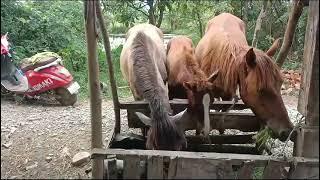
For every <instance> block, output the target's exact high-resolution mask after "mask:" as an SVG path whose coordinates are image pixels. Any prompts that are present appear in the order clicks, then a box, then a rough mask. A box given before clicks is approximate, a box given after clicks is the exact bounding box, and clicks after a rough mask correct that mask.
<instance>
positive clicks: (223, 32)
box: [195, 13, 293, 141]
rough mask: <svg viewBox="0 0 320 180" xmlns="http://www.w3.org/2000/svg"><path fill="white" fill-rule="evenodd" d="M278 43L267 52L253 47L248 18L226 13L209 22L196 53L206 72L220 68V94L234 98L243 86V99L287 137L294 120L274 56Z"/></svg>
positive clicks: (277, 131)
mask: <svg viewBox="0 0 320 180" xmlns="http://www.w3.org/2000/svg"><path fill="white" fill-rule="evenodd" d="M277 47H278V46H277V45H276V43H274V44H273V46H272V47H271V48H270V49H269V50H268V51H267V53H265V52H263V51H261V50H259V49H256V48H252V47H250V46H249V45H248V43H247V40H246V37H245V24H244V22H243V21H242V20H241V19H239V18H238V17H236V16H234V15H232V14H229V13H222V14H220V15H218V16H216V17H214V18H212V19H211V20H210V21H209V22H208V24H207V27H206V32H205V35H204V36H203V38H202V39H201V40H200V42H199V44H198V46H197V47H196V51H195V53H196V57H197V59H198V61H199V63H200V67H201V69H202V70H203V71H204V72H205V73H206V75H209V74H211V73H212V72H213V71H215V70H216V69H219V77H218V78H217V79H216V80H215V81H214V84H215V86H217V87H219V88H221V89H223V91H222V92H221V93H220V94H217V96H219V97H221V98H222V99H223V100H230V99H231V98H232V97H233V96H235V93H236V89H237V87H238V86H239V90H240V96H241V98H242V100H243V102H244V103H245V104H247V105H248V106H249V107H250V108H251V109H252V111H253V112H254V113H255V114H256V115H257V116H258V117H259V118H260V119H261V120H262V121H263V123H265V124H266V125H267V126H268V127H270V128H271V129H272V130H273V131H274V132H275V136H276V137H279V139H280V140H282V141H283V140H285V139H286V138H287V137H288V135H289V133H290V131H291V130H292V128H293V124H292V123H291V121H290V120H289V117H288V113H287V111H286V108H285V106H284V103H283V100H282V97H281V94H280V88H281V84H282V82H283V80H282V77H281V74H280V71H279V68H278V66H277V65H276V64H275V63H274V60H273V59H272V56H273V55H274V53H275V48H277Z"/></svg>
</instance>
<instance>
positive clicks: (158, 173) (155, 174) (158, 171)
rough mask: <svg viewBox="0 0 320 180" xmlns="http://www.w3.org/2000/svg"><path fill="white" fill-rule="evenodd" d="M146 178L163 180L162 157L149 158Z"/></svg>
mask: <svg viewBox="0 0 320 180" xmlns="http://www.w3.org/2000/svg"><path fill="white" fill-rule="evenodd" d="M147 163H148V169H147V177H148V179H163V157H161V156H149V157H148V160H147Z"/></svg>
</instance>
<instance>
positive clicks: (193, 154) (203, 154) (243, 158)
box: [91, 148, 319, 167]
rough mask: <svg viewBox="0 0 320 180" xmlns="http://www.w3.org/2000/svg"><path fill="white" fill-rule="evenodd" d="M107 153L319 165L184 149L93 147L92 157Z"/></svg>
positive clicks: (296, 159)
mask: <svg viewBox="0 0 320 180" xmlns="http://www.w3.org/2000/svg"><path fill="white" fill-rule="evenodd" d="M107 155H116V156H117V158H119V159H124V158H125V157H127V156H139V157H140V159H144V160H146V159H147V157H148V156H162V157H168V158H170V157H177V158H192V159H217V160H225V159H231V160H232V163H233V164H238V165H241V164H242V162H243V161H248V160H252V161H255V163H256V165H257V166H263V165H265V163H266V162H267V161H269V160H274V161H280V162H284V163H285V165H289V163H291V162H293V161H294V162H299V163H303V164H304V165H305V166H308V167H319V159H318V158H303V157H292V158H289V159H288V160H286V161H283V160H281V159H277V158H275V157H270V156H265V155H245V154H243V155H241V156H239V154H231V153H207V152H186V151H163V150H161V151H157V150H125V149H97V148H95V149H93V150H92V154H91V157H92V158H100V159H103V158H106V157H107Z"/></svg>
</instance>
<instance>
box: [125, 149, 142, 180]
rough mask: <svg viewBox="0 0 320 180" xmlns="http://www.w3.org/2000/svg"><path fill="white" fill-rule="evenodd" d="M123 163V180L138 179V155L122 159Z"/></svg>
mask: <svg viewBox="0 0 320 180" xmlns="http://www.w3.org/2000/svg"><path fill="white" fill-rule="evenodd" d="M123 161H124V162H123V179H140V170H141V169H140V157H139V155H130V156H126V157H123Z"/></svg>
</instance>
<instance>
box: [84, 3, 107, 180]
mask: <svg viewBox="0 0 320 180" xmlns="http://www.w3.org/2000/svg"><path fill="white" fill-rule="evenodd" d="M95 5H96V4H95V3H94V1H85V2H84V19H85V29H86V38H87V51H88V71H89V72H88V76H89V91H90V111H91V148H92V149H94V148H102V120H101V119H102V115H101V94H100V80H99V64H98V60H97V53H96V50H97V38H96V37H97V29H96V25H95V22H96V13H95V9H96V8H95ZM92 178H93V179H102V178H103V160H102V159H93V161H92Z"/></svg>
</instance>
